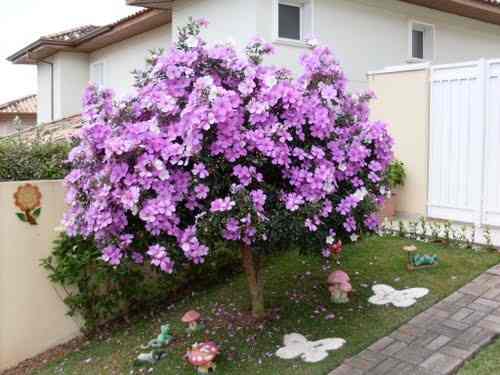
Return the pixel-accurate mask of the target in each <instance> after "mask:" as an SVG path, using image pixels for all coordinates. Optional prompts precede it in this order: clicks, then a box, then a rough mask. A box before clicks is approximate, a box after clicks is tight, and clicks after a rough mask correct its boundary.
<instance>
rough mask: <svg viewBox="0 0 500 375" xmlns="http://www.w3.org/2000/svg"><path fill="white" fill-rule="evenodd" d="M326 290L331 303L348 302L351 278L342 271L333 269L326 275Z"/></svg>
mask: <svg viewBox="0 0 500 375" xmlns="http://www.w3.org/2000/svg"><path fill="white" fill-rule="evenodd" d="M328 285H329V287H328V290H329V291H330V294H331V296H332V302H333V303H347V302H349V293H351V292H352V285H351V279H350V278H349V275H348V274H347V273H345V272H344V271H335V272H332V273H331V274H330V276H328Z"/></svg>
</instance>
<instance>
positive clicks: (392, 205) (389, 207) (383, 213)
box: [379, 194, 396, 220]
mask: <svg viewBox="0 0 500 375" xmlns="http://www.w3.org/2000/svg"><path fill="white" fill-rule="evenodd" d="M379 215H380V218H381V219H382V220H383V219H385V218H389V219H390V218H393V217H394V216H396V194H392V195H391V197H390V198H387V199H386V200H385V202H384V204H383V205H382V207H381V208H380V210H379Z"/></svg>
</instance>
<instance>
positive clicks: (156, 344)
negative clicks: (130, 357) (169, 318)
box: [142, 324, 174, 349]
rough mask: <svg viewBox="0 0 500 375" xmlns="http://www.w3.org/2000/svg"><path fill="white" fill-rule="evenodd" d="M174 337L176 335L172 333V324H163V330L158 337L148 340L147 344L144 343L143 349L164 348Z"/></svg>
mask: <svg viewBox="0 0 500 375" xmlns="http://www.w3.org/2000/svg"><path fill="white" fill-rule="evenodd" d="M173 339H174V336H172V335H171V334H170V324H165V325H162V326H161V332H160V334H159V335H158V337H157V338H156V339H153V340H151V341H150V342H148V344H147V345H143V346H142V349H149V348H153V349H158V348H164V347H165V346H167V345H168V344H170V342H171V341H172V340H173Z"/></svg>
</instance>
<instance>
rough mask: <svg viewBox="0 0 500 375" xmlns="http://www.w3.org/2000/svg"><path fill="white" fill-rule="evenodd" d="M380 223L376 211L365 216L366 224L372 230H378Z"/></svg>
mask: <svg viewBox="0 0 500 375" xmlns="http://www.w3.org/2000/svg"><path fill="white" fill-rule="evenodd" d="M379 225H380V218H379V216H378V215H377V214H376V213H372V214H370V215H368V216H365V226H366V227H367V228H368V229H369V230H371V231H376V230H377V229H378V227H379Z"/></svg>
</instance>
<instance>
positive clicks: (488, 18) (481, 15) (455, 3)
mask: <svg viewBox="0 0 500 375" xmlns="http://www.w3.org/2000/svg"><path fill="white" fill-rule="evenodd" d="M197 1H200V0H197ZM400 1H404V2H407V3H412V4H416V5H420V6H424V7H427V8H431V9H435V10H440V11H443V12H447V13H453V14H457V15H459V16H463V17H468V18H472V19H476V20H479V21H483V22H488V23H492V24H496V25H500V1H499V0H400ZM126 2H127V4H128V5H136V6H142V7H146V8H152V9H171V8H172V5H173V3H174V0H126Z"/></svg>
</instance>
